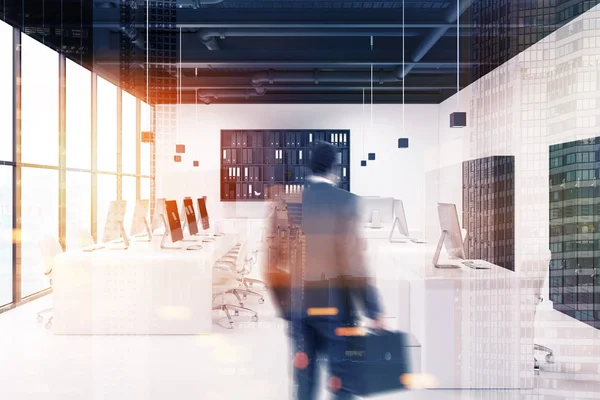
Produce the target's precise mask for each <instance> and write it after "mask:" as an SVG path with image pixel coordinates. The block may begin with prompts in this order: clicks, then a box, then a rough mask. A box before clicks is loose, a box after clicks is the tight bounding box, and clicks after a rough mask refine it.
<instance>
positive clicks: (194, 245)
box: [185, 244, 202, 250]
mask: <svg viewBox="0 0 600 400" xmlns="http://www.w3.org/2000/svg"><path fill="white" fill-rule="evenodd" d="M185 249H186V250H202V246H200V245H199V244H193V245H191V246H188V247H186V248H185Z"/></svg>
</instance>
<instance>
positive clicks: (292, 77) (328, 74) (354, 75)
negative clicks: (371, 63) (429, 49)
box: [252, 66, 402, 87]
mask: <svg viewBox="0 0 600 400" xmlns="http://www.w3.org/2000/svg"><path fill="white" fill-rule="evenodd" d="M401 80H402V66H398V67H396V69H395V70H394V71H392V72H389V71H376V72H375V73H374V74H373V82H374V83H376V84H380V85H382V84H384V83H396V82H399V81H401ZM340 82H343V83H370V82H371V73H370V72H369V71H345V72H344V71H340V72H337V71H319V70H315V71H312V72H300V71H266V72H257V73H256V74H254V76H253V77H252V85H253V86H255V87H260V86H262V85H266V84H271V85H272V84H275V83H283V84H289V83H313V84H315V85H318V84H319V83H340Z"/></svg>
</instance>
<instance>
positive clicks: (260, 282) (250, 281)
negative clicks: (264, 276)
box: [245, 278, 267, 289]
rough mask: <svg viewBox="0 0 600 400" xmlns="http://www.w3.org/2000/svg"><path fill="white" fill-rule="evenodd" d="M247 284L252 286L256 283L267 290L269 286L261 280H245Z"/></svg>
mask: <svg viewBox="0 0 600 400" xmlns="http://www.w3.org/2000/svg"><path fill="white" fill-rule="evenodd" d="M245 280H246V282H249V283H250V286H252V285H253V284H254V283H256V284H260V285H263V286H264V288H265V289H267V284H266V283H265V282H263V281H261V280H260V279H253V278H245Z"/></svg>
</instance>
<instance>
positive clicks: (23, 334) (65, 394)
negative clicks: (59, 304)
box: [0, 296, 600, 400]
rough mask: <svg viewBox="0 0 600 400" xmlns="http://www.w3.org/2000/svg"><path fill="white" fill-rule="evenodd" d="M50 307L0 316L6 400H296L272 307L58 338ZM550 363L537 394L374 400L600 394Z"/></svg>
mask: <svg viewBox="0 0 600 400" xmlns="http://www.w3.org/2000/svg"><path fill="white" fill-rule="evenodd" d="M51 304H52V298H51V296H47V297H44V298H42V299H39V300H36V301H34V302H31V303H28V304H25V305H23V306H21V307H19V308H17V309H15V310H11V311H9V312H6V313H4V314H1V315H0V399H10V400H21V399H41V398H43V399H57V400H59V399H60V400H82V399H94V400H95V399H110V400H120V399H123V400H137V399H140V400H142V399H143V400H155V399H156V400H159V399H160V400H163V399H168V398H176V399H195V400H197V399H244V400H252V399H261V400H267V399H273V400H285V399H289V398H290V396H289V371H290V370H289V368H288V361H287V360H288V343H287V339H286V336H285V333H284V323H283V322H282V321H281V320H280V319H278V318H276V317H275V315H274V314H275V313H274V310H273V309H272V307H270V306H269V305H268V303H267V304H264V305H258V304H251V305H250V307H252V308H255V309H257V310H258V311H259V313H260V321H259V322H257V323H252V322H250V321H249V319H247V318H244V317H238V318H237V319H238V321H239V322H237V324H236V326H235V328H234V329H233V330H226V329H221V328H219V327H218V326H217V327H215V330H214V334H212V335H209V336H196V337H194V336H177V337H173V336H152V337H140V336H58V335H56V336H55V335H53V334H52V332H51V330H46V329H45V328H44V326H43V325H42V324H38V323H36V320H35V316H36V312H37V311H39V310H41V309H43V308H45V307H47V306H51ZM219 319H220V317H219V316H218V314H215V323H217V322H219ZM557 361H560V355H559V354H557ZM596 361H599V360H596ZM599 362H600V361H599ZM572 363H573V361H572V359H571V358H569V362H568V363H562V364H561V363H560V362H557V364H556V365H555V366H554V367H553V368H552V369H554V371H556V370H557V368H558V369H561V368H565V366H566V365H567V364H572ZM557 366H558V367H557ZM543 369H546V371H542V373H541V374H540V376H539V378H538V379H537V386H538V387H537V388H536V389H534V390H531V391H468V392H467V391H436V390H428V391H409V392H404V393H399V394H398V393H396V394H390V395H386V396H380V397H377V399H381V400H383V399H594V398H598V399H600V379H598V376H599V375H596V376H595V379H594V377H592V378H590V379H582V378H581V376H580V377H577V376H576V375H574V374H572V373H568V372H552V370H550V371H548V369H549V368H547V367H546V366H543ZM323 398H326V396H325V392H324V393H323Z"/></svg>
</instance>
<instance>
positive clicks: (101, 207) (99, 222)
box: [96, 174, 117, 243]
mask: <svg viewBox="0 0 600 400" xmlns="http://www.w3.org/2000/svg"><path fill="white" fill-rule="evenodd" d="M116 199H117V176H116V175H107V174H98V205H97V212H98V214H97V216H96V227H97V229H96V234H97V237H96V239H97V240H96V242H98V243H100V242H102V236H103V233H104V224H105V223H106V214H107V213H108V206H109V204H110V202H111V201H113V200H116Z"/></svg>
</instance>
